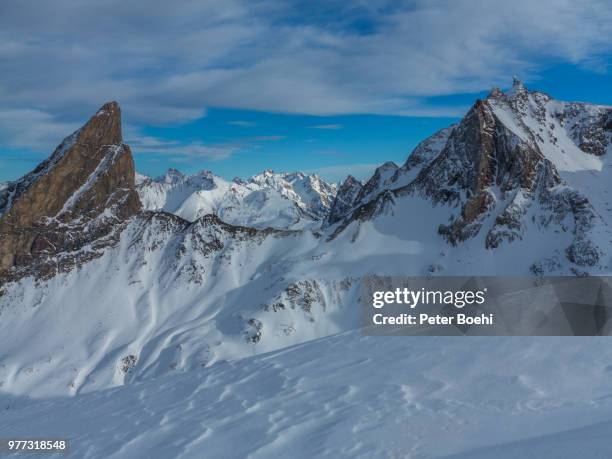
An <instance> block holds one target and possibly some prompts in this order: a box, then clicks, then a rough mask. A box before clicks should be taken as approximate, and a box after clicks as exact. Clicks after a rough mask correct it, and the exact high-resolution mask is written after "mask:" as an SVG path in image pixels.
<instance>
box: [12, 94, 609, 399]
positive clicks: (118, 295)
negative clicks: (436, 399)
mask: <svg viewBox="0 0 612 459" xmlns="http://www.w3.org/2000/svg"><path fill="white" fill-rule="evenodd" d="M525 107H526V108H525ZM538 113H540V115H541V117H540V118H537V116H536V114H538ZM609 113H610V109H609V108H605V107H596V106H590V105H585V104H565V103H561V102H555V101H553V100H552V99H550V98H548V96H544V95H541V94H540V93H537V92H529V91H527V90H525V89H524V88H523V87H522V86H520V85H518V84H517V85H516V86H515V88H514V89H513V90H512V91H510V92H509V93H507V94H503V93H501V92H498V91H494V92H493V93H492V94H491V95H490V96H489V97H488V98H487V99H486V100H483V101H478V102H476V104H475V105H474V107H472V109H471V110H470V111H469V112H468V114H467V115H466V117H465V118H464V119H463V120H462V121H461V122H460V123H459V124H457V125H456V126H451V127H449V128H447V129H444V130H442V131H440V132H439V133H437V134H435V135H434V136H432V137H431V138H429V139H426V140H425V141H423V142H422V143H421V144H420V145H419V146H418V147H417V148H416V149H415V151H414V153H413V154H412V155H411V156H410V157H409V158H408V160H407V161H406V163H405V164H404V165H402V166H400V167H398V166H396V165H394V164H392V163H386V164H384V165H383V166H382V167H381V168H379V169H378V170H377V171H375V173H374V175H373V177H372V178H371V179H370V180H368V181H367V182H366V183H365V184H361V183H359V182H357V181H356V180H354V179H353V180H351V179H349V180H347V181H346V182H345V184H343V185H342V187H341V188H340V190H339V191H338V193H337V195H336V194H335V190H333V187H332V188H329V187H328V186H327V185H326V184H324V182H321V181H317V180H316V177H314V176H307V175H305V174H299V173H298V174H283V175H278V174H273V173H271V172H265V173H263V174H261V175H259V176H256V177H253V178H252V179H250V180H249V181H247V182H241V181H239V180H236V181H234V182H227V181H223V180H222V179H219V178H218V177H215V176H214V175H212V174H211V173H208V172H204V173H200V174H196V175H195V176H192V177H185V176H183V175H182V174H180V173H179V172H177V171H170V172H169V173H168V174H167V175H166V176H165V177H163V178H161V179H158V180H154V181H153V180H150V179H147V178H144V177H141V176H140V177H137V178H136V179H137V180H136V187H137V189H138V191H139V195H140V198H141V200H142V201H143V203H144V205H145V207H149V208H154V209H165V210H163V211H148V212H133V211H134V208H133V207H132V206H130V207H129V209H130V210H131V211H130V212H129V213H128V214H126V215H127V216H126V218H123V219H114V218H113V217H112V216H113V215H115V214H114V213H112V212H107V211H106V210H104V209H100V210H101V212H102V215H107V214H108V215H109V216H110V217H109V220H108V221H109V222H111V223H109V224H110V225H111V226H112V228H111V229H112V230H113V231H111V232H110V233H109V234H112V235H113V237H112V238H107V239H104V240H102V242H103V243H101V241H99V240H97V239H95V240H94V243H89V242H88V241H89V239H87V240H84V243H83V244H80V243H79V241H82V240H80V239H78V238H74V239H73V238H71V239H70V242H71V244H72V245H65V246H61V245H59V246H57V245H54V246H53V251H51V252H50V250H51V249H49V247H48V246H46V245H43V244H42V243H41V245H40V249H39V251H38V252H34V253H30V254H29V256H31V257H33V259H34V261H36V263H39V262H40V263H42V264H41V266H43V267H44V268H45V269H44V270H36V269H34V270H31V271H29V272H21V274H20V275H19V276H17V275H16V274H15V271H14V269H13V270H9V277H8V278H7V280H4V281H3V280H2V279H0V314H1V317H2V320H1V321H0V349H2V350H3V353H2V355H0V385H1V390H2V392H4V393H10V394H13V395H29V396H35V397H43V396H60V395H74V394H83V393H87V392H93V391H97V390H101V389H106V388H109V387H113V386H117V385H122V384H125V383H131V382H135V381H138V380H145V379H148V378H152V377H158V376H160V375H162V374H176V373H181V372H184V371H188V370H192V369H195V368H200V367H202V366H207V367H208V366H211V365H213V364H215V363H218V362H220V361H227V360H230V361H231V360H235V359H239V358H243V357H246V356H249V355H252V354H257V353H262V352H268V351H273V350H276V349H281V348H283V347H286V346H290V345H293V344H297V343H302V342H305V341H308V340H312V339H316V338H320V337H323V336H327V335H330V334H333V333H338V332H342V331H346V330H350V329H354V328H356V327H357V324H358V320H359V311H358V308H357V295H358V291H359V285H360V282H361V280H362V279H363V278H364V277H366V276H370V275H373V274H375V275H432V274H434V275H437V274H445V275H467V274H476V275H481V274H483V273H486V274H489V275H491V274H500V275H501V274H505V275H529V274H531V275H543V274H545V273H555V274H563V275H576V274H578V275H580V274H584V273H590V274H610V273H611V272H612V270H611V269H610V266H612V265H611V264H610V263H611V256H612V253H611V251H610V246H611V243H610V241H611V240H612V238H611V237H610V223H611V221H610V207H609V202H608V200H607V199H608V198H607V196H608V195H607V192H608V188H609V185H608V183H610V182H609V181H608V179H607V177H609V170H610V168H609V161H610V157H611V156H612V155H611V153H610V125H609V123H608V117H609ZM537 119H541V120H543V121H542V122H541V123H540V124H537V125H536V124H534V123H536V120H537ZM555 120H557V121H555ZM554 123H557V124H554ZM115 124H116V123H115ZM551 124H554V126H555V127H554V128H552V127H550V126H551ZM530 126H531V127H530ZM540 129H542V130H541V131H540ZM557 131H558V132H557ZM554 133H556V134H554ZM562 133H565V134H563V135H562ZM552 135H554V136H555V137H556V138H557V141H556V142H557V146H555V144H554V143H551V142H552V140H551V141H550V142H548V141H547V140H546V139H547V138H551V136H552ZM547 136H548V137H547ZM602 136H603V137H602ZM97 137H98V136H96V138H97ZM540 137H541V138H542V139H544V140H541V139H540ZM560 139H562V140H560ZM117 142H120V139H117ZM569 143H571V145H573V146H574V147H572V148H573V149H570V147H571V145H569ZM560 145H564V146H563V148H561V147H560ZM568 145H569V146H568ZM601 145H603V146H604V147H605V151H604V150H602V149H601V148H600V147H599V146H601ZM602 148H603V147H602ZM104 151H107V150H104ZM600 153H601V154H600ZM566 156H567V162H566V163H564V162H563V158H566ZM564 164H566V166H563V165H564ZM581 168H582V169H581ZM93 169H95V167H94V168H93ZM93 169H92V170H93ZM78 170H80V169H78ZM128 172H130V173H131V174H132V176H131V177H132V180H134V177H133V171H130V170H129V168H126V169H125V170H123V175H122V176H121V177H117V178H118V179H121V180H124V181H127V177H126V176H125V175H126V174H128ZM88 177H90V175H88V174H82V177H81V176H79V178H80V180H76V181H75V183H74V189H75V190H78V189H80V188H81V187H82V186H83V184H85V183H86V182H87V180H88ZM588 177H590V178H588ZM600 177H603V178H600ZM129 186H132V185H131V183H129ZM129 186H128V188H127V189H128V190H131V188H129ZM100 189H101V191H100V193H99V196H97V198H96V201H95V202H97V203H106V202H107V195H105V194H104V192H103V191H104V189H103V187H101V188H100ZM111 191H112V190H111ZM72 196H73V195H70V196H68V197H67V198H66V199H65V202H64V203H59V202H58V203H56V204H57V207H58V209H61V208H62V206H63V205H64V204H65V203H69V202H71V199H72ZM332 196H335V197H334V198H333V200H332ZM232 203H233V204H232ZM279 209H280V210H279ZM326 209H327V210H326ZM325 212H328V213H327V214H326V213H325ZM200 214H205V215H200ZM53 215H55V214H53ZM181 215H182V216H183V217H187V218H182V217H181ZM332 216H333V218H332ZM45 221H46V220H44V219H43V220H42V221H41V222H38V223H37V224H39V225H41V226H38V227H37V231H38V230H39V229H40V228H45V226H44V225H45ZM227 221H233V222H234V223H237V222H241V223H242V225H236V224H229V223H227ZM324 221H325V223H324V225H323V226H322V227H321V226H320V225H321V223H323V222H324ZM268 226H273V227H277V228H281V229H270V228H268V229H265V227H268ZM296 227H297V228H302V229H299V230H295V229H294V228H296ZM53 228H55V227H53ZM53 228H52V232H53V234H57V233H58V232H57V231H56V230H55V229H53ZM79 228H80V227H79ZM262 228H264V229H262ZM286 228H292V229H290V230H289V229H286ZM303 228H305V229H303ZM312 228H315V230H312ZM81 232H82V233H83V234H86V235H88V237H90V236H91V233H88V232H86V231H81ZM59 234H63V233H59ZM41 260H42V261H41ZM43 262H44V263H43ZM57 271H59V272H57ZM43 330H44V332H42V331H43ZM48 330H63V331H64V332H63V333H55V332H51V333H49V332H48ZM32 336H36V338H35V339H33V338H32Z"/></svg>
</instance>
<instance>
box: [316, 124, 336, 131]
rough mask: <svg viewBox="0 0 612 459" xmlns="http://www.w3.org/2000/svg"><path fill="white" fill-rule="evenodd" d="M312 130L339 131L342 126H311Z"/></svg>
mask: <svg viewBox="0 0 612 459" xmlns="http://www.w3.org/2000/svg"><path fill="white" fill-rule="evenodd" d="M310 127H311V129H330V130H338V129H342V125H341V124H319V125H317V126H310Z"/></svg>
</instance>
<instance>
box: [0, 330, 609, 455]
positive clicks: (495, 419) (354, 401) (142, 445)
mask: <svg viewBox="0 0 612 459" xmlns="http://www.w3.org/2000/svg"><path fill="white" fill-rule="evenodd" d="M611 370H612V350H611V349H610V346H609V345H607V340H606V339H593V338H569V339H568V338H531V339H525V338H496V339H494V340H493V339H491V338H486V337H482V338H474V337H472V338H469V339H465V338H423V337H421V338H407V337H377V338H375V337H362V336H360V335H359V334H358V333H356V332H351V333H345V334H341V335H336V336H332V337H328V338H324V339H321V340H316V341H311V342H309V343H305V344H302V345H298V346H295V347H291V348H288V349H285V350H283V351H277V352H274V353H271V354H265V355H260V356H256V357H251V358H247V359H243V360H239V361H234V362H226V363H220V364H218V365H215V366H214V367H211V368H201V369H198V370H195V371H193V372H190V373H188V374H183V375H178V376H174V377H160V378H158V379H154V380H150V381H147V382H143V383H137V384H132V385H128V386H123V387H120V388H115V389H110V390H104V391H97V392H94V393H91V394H84V395H81V396H79V397H73V398H60V399H50V400H46V401H35V400H28V399H22V398H14V399H8V400H6V399H5V401H4V403H5V404H6V405H8V406H6V407H5V408H6V409H3V410H2V411H0V431H1V432H2V434H3V436H5V437H45V438H46V437H65V438H68V439H69V440H70V443H71V445H70V446H71V451H70V454H69V455H68V457H75V458H77V457H78V458H99V457H104V458H131V457H149V458H167V457H176V458H201V457H209V458H215V459H223V458H227V459H234V458H239V457H244V458H246V457H248V458H251V459H258V458H261V459H266V458H272V457H294V458H313V457H321V458H330V459H331V458H333V459H337V458H397V457H402V458H404V457H405V458H415V459H416V458H437V457H447V456H449V455H453V454H458V456H453V457H457V458H474V457H477V458H479V457H483V458H485V457H486V458H490V457H496V458H497V457H502V458H510V457H512V458H515V457H538V458H540V459H541V458H574V457H610V455H612V443H610V441H609V436H610V433H611V432H612V430H611V426H612V388H611V387H610V383H609V381H610V375H611V374H612V372H611ZM481 448H484V449H481ZM466 451H467V452H466Z"/></svg>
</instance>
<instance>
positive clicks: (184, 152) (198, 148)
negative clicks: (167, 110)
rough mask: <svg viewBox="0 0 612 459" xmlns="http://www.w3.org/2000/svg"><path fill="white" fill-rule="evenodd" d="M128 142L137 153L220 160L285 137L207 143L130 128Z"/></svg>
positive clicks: (261, 136)
mask: <svg viewBox="0 0 612 459" xmlns="http://www.w3.org/2000/svg"><path fill="white" fill-rule="evenodd" d="M128 132H129V133H128V137H127V143H129V144H130V146H131V147H132V150H133V151H134V153H136V154H147V153H149V154H150V153H155V154H162V155H164V156H168V157H170V158H172V160H173V161H177V160H178V159H179V158H181V161H183V162H184V161H189V160H190V159H196V158H197V159H207V160H211V161H219V160H223V159H228V158H230V157H231V156H232V155H234V154H235V153H237V152H238V151H244V150H248V149H250V148H255V147H257V146H258V144H259V143H262V142H276V141H279V140H282V139H284V138H285V136H282V135H260V136H253V137H244V138H239V139H234V140H232V141H229V142H225V143H216V144H215V143H212V144H205V143H203V142H182V141H180V140H173V139H165V138H160V137H155V136H145V135H140V134H139V131H138V130H137V129H133V128H131V129H129V131H128Z"/></svg>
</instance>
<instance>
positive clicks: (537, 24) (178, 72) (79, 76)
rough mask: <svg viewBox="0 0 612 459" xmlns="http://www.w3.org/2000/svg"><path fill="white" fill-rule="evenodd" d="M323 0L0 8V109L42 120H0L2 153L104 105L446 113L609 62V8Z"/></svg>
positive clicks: (496, 1)
mask: <svg viewBox="0 0 612 459" xmlns="http://www.w3.org/2000/svg"><path fill="white" fill-rule="evenodd" d="M323 3H324V4H323ZM323 3H320V2H315V3H314V5H315V6H314V7H311V6H310V5H308V8H309V9H308V14H305V10H304V8H306V7H305V4H304V2H302V1H301V0H288V1H287V0H264V1H257V2H253V1H249V0H208V1H202V2H194V1H189V2H178V3H176V4H173V7H172V8H169V7H168V3H167V2H166V1H162V0H151V1H147V2H146V3H145V2H144V1H136V0H135V1H130V2H125V1H123V0H107V1H104V2H74V1H73V0H56V1H54V2H35V1H34V0H5V1H4V2H3V8H2V14H1V15H0V44H1V45H0V107H3V109H4V110H5V111H7V110H33V111H36V110H38V111H41V110H42V113H44V114H47V115H48V116H50V118H46V117H45V116H38V117H37V116H35V115H34V114H30V115H27V114H26V115H27V121H28V123H29V124H27V126H28V127H29V128H30V130H31V131H32V132H27V131H28V130H27V129H20V128H19V127H18V126H17V127H16V124H17V123H16V122H13V121H12V120H11V119H10V117H9V118H7V117H4V118H2V119H0V146H2V145H4V146H6V145H7V144H8V142H11V143H12V144H19V145H26V144H34V143H36V144H39V145H41V146H44V147H45V149H48V148H51V146H52V145H51V142H56V141H55V140H53V141H52V140H51V139H48V136H49V133H53V132H55V129H54V125H57V132H62V133H63V132H66V130H67V129H65V128H66V127H68V126H73V125H75V124H79V123H80V122H81V121H82V120H83V119H86V117H87V116H89V114H90V113H92V112H93V111H95V110H96V108H97V107H99V106H100V105H101V104H102V103H103V102H105V101H107V100H118V101H119V102H120V103H121V105H122V107H123V109H124V114H125V119H126V121H127V122H128V123H131V124H134V125H140V126H142V125H146V124H149V125H150V124H155V125H165V124H168V123H180V122H187V121H191V120H194V119H196V118H199V117H202V116H203V115H204V114H205V111H206V108H207V107H227V108H236V109H248V110H260V111H271V112H282V113H300V114H313V115H337V114H347V113H350V114H354V113H379V114H383V113H384V114H389V113H393V114H404V115H419V114H430V115H431V116H442V115H449V114H452V115H456V114H457V111H458V108H457V107H454V106H449V107H439V106H431V105H430V103H429V98H431V97H435V96H444V95H449V94H457V93H471V92H477V91H481V90H483V89H488V88H490V87H492V86H494V85H506V84H507V82H508V79H509V76H510V75H513V74H518V75H520V76H523V77H525V76H527V77H529V76H535V75H537V74H538V72H539V71H540V70H541V69H542V68H543V66H545V65H547V63H552V64H554V63H559V62H561V63H569V64H573V65H580V66H583V67H588V68H595V69H601V68H604V67H605V66H604V65H603V63H605V62H606V61H607V60H608V59H609V57H610V53H611V52H612V3H610V2H609V1H608V0H541V1H538V2H534V1H533V0H516V1H514V2H507V1H506V0H414V1H410V2H397V1H392V0H372V1H368V2H363V1H360V2H346V1H340V0H330V1H328V2H323ZM76 18H78V20H76ZM100 18H113V20H100ZM332 18H333V20H332ZM451 31H452V32H451ZM66 69H74V71H71V72H70V77H69V78H67V77H66ZM237 121H238V122H240V121H241V120H237ZM242 125H243V126H245V125H244V124H242ZM245 127H246V126H245ZM68 130H69V129H68ZM51 137H53V136H52V135H51ZM34 138H35V139H38V140H36V141H34V140H32V139H34ZM7 139H8V140H7ZM45 139H47V140H45Z"/></svg>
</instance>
